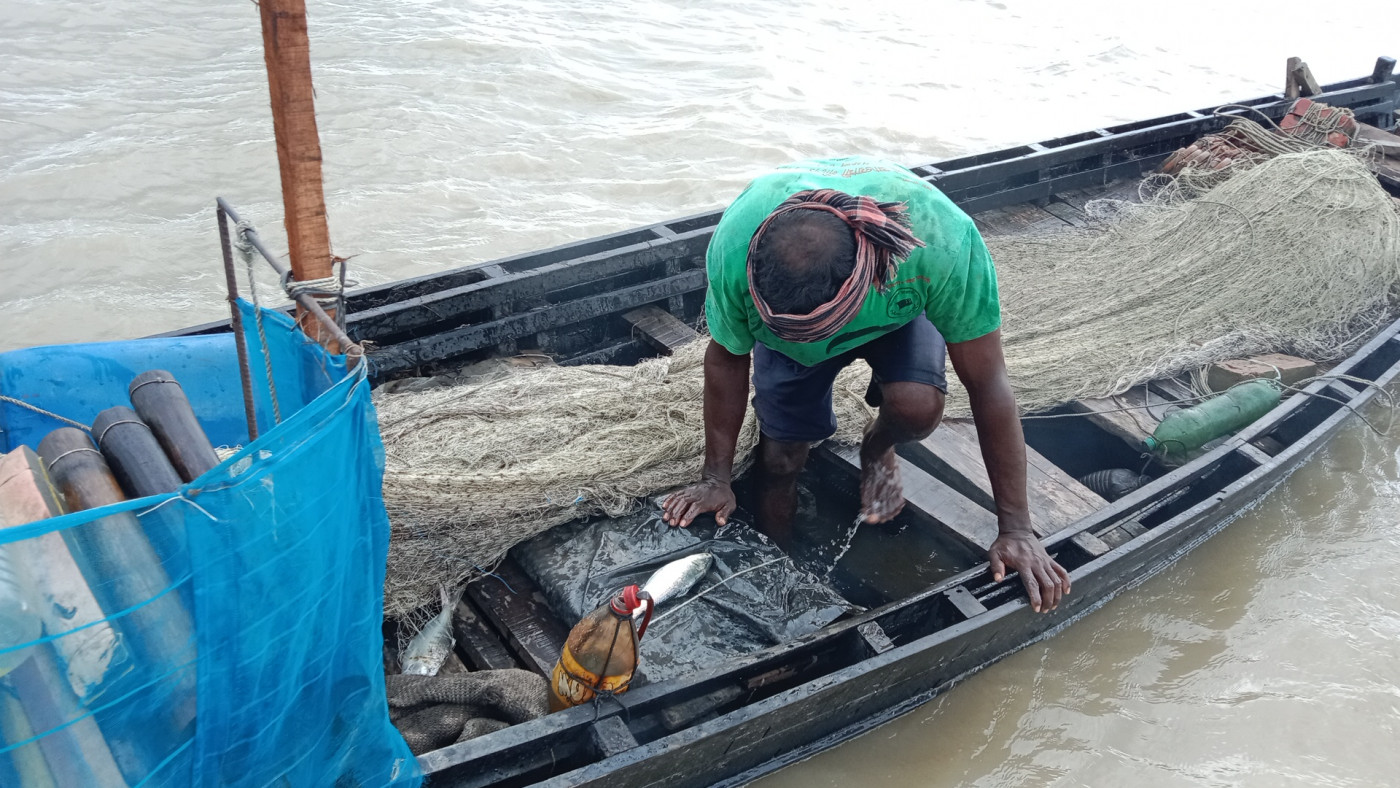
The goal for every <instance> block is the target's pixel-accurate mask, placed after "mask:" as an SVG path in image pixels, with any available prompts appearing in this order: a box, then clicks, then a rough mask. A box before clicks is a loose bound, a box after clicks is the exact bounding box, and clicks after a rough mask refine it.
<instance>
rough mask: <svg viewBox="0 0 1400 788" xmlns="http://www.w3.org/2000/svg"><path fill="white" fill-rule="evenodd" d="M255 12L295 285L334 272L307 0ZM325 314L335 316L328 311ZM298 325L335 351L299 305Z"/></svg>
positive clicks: (266, 5) (266, 1)
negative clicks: (258, 22) (308, 30)
mask: <svg viewBox="0 0 1400 788" xmlns="http://www.w3.org/2000/svg"><path fill="white" fill-rule="evenodd" d="M258 8H259V9H260V15H261V17H262V34H263V56H264V58H265V60H266V62H267V86H268V92H269V93H270V95H271V99H272V128H273V132H274V134H275V135H276V137H277V164H278V168H279V169H280V170H281V173H282V205H283V210H284V212H285V217H286V218H285V220H284V221H285V224H286V228H287V244H288V248H289V251H290V253H291V263H292V275H293V277H294V278H295V279H296V280H297V281H298V282H307V281H310V280H313V279H324V278H326V277H329V276H331V275H332V272H333V269H332V263H331V240H330V229H329V228H328V227H327V225H326V198H325V192H324V190H323V189H322V186H321V140H320V137H319V136H318V134H317V132H316V107H315V94H314V93H313V91H312V87H311V45H310V43H309V41H308V39H307V34H306V0H260V2H259V3H258ZM327 312H329V313H330V314H331V316H332V317H334V316H335V311H334V310H333V309H328V310H327ZM297 323H298V324H299V325H300V326H301V329H302V330H303V331H305V332H306V333H307V335H308V336H310V337H312V338H313V339H316V340H318V341H320V342H321V344H323V345H325V346H326V348H327V349H328V350H330V351H331V352H336V351H338V349H339V347H338V343H337V342H336V341H335V338H334V337H332V336H331V334H330V333H329V332H328V331H327V330H326V329H325V328H323V327H322V326H321V324H320V323H319V322H318V321H317V320H316V319H315V318H314V317H313V316H312V315H311V314H310V313H309V312H307V311H305V309H303V308H302V307H300V306H298V307H297Z"/></svg>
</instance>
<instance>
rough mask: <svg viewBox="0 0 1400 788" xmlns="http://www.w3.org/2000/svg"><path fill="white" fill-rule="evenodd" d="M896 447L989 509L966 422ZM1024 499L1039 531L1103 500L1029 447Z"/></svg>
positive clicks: (983, 471)
mask: <svg viewBox="0 0 1400 788" xmlns="http://www.w3.org/2000/svg"><path fill="white" fill-rule="evenodd" d="M901 451H902V453H904V455H905V456H906V457H908V458H909V459H910V460H911V461H912V462H913V463H914V464H915V465H918V466H919V467H920V468H923V469H924V470H927V471H929V472H931V473H933V474H935V475H937V476H939V478H942V479H944V480H945V481H948V483H949V484H950V485H951V486H953V487H954V488H955V489H957V490H959V491H960V492H963V493H964V494H965V495H967V496H968V497H969V498H970V499H972V500H973V501H974V502H976V503H978V504H979V505H981V506H983V507H984V508H987V509H989V510H990V509H992V506H993V498H992V483H991V480H990V479H989V478H988V476H987V468H986V464H985V462H984V461H983V458H982V445H981V443H980V442H979V441H978V439H977V428H976V426H975V425H973V424H972V423H971V422H968V421H948V422H945V423H943V424H942V425H940V426H939V427H938V429H936V430H934V431H933V434H932V435H930V436H928V437H927V438H925V439H923V440H922V441H919V442H917V443H910V444H906V445H905V446H904V447H903V448H902V449H901ZM1026 498H1027V502H1028V503H1029V504H1030V513H1031V524H1032V527H1033V528H1034V529H1035V531H1036V533H1037V534H1038V535H1040V536H1046V535H1048V534H1052V533H1055V532H1056V531H1059V530H1062V529H1064V528H1066V527H1068V526H1069V525H1071V524H1073V523H1075V522H1077V521H1078V520H1080V519H1081V518H1084V517H1087V516H1089V515H1091V514H1093V513H1094V512H1096V511H1098V510H1099V509H1100V508H1102V507H1103V506H1104V505H1106V504H1107V503H1108V502H1107V501H1105V500H1104V499H1103V498H1102V497H1100V496H1099V495H1098V494H1097V493H1095V492H1094V491H1092V490H1090V489H1089V488H1088V487H1085V486H1084V485H1082V484H1080V483H1079V482H1078V481H1077V480H1075V479H1074V477H1072V476H1070V475H1069V474H1068V473H1065V472H1064V471H1062V470H1060V468H1059V467H1058V466H1056V465H1055V464H1054V463H1052V462H1050V461H1049V460H1048V459H1046V458H1045V457H1044V456H1043V455H1041V454H1040V453H1039V452H1037V451H1036V450H1035V449H1032V448H1031V447H1029V446H1027V447H1026Z"/></svg>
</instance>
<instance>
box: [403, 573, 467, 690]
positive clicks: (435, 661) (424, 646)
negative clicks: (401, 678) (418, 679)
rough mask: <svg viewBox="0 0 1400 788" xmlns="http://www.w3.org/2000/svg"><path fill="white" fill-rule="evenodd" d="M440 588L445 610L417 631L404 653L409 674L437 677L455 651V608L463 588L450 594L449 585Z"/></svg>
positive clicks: (405, 669)
mask: <svg viewBox="0 0 1400 788" xmlns="http://www.w3.org/2000/svg"><path fill="white" fill-rule="evenodd" d="M438 590H439V591H440V592H441V593H442V612H441V613H438V614H437V615H436V616H433V620H432V621H429V622H428V623H427V624H426V625H425V626H424V627H423V628H422V629H420V630H418V634H416V635H414V636H413V639H412V640H410V641H408V648H406V649H404V652H403V672H404V673H406V674H408V675H410V676H436V675H437V672H438V670H440V669H441V668H442V663H444V662H446V661H447V655H448V654H450V653H452V645H453V643H454V641H453V639H452V611H453V610H454V609H456V607H457V600H459V599H461V598H462V589H461V588H459V589H457V593H456V594H453V595H450V596H449V595H448V593H447V586H439V587H438Z"/></svg>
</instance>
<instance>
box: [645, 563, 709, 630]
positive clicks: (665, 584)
mask: <svg viewBox="0 0 1400 788" xmlns="http://www.w3.org/2000/svg"><path fill="white" fill-rule="evenodd" d="M714 560H715V557H714V556H713V555H711V554H709V553H696V554H695V555H688V556H686V557H685V558H679V559H677V560H675V561H672V562H671V563H669V564H666V565H665V566H663V567H661V568H660V569H658V570H656V572H655V573H653V574H652V576H651V577H649V578H647V581H646V583H644V584H643V585H642V590H643V591H645V592H647V593H648V594H651V598H652V601H653V604H656V605H660V604H661V603H662V602H666V601H668V600H671V599H675V598H676V597H678V596H682V595H684V594H686V593H687V592H689V591H690V589H691V588H693V587H694V586H695V584H696V583H698V582H700V578H702V577H704V576H705V573H706V572H708V571H710V564H711V563H713V562H714ZM644 609H645V608H639V609H638V610H637V611H636V612H634V613H633V614H632V617H633V618H640V617H641V614H642V610H644Z"/></svg>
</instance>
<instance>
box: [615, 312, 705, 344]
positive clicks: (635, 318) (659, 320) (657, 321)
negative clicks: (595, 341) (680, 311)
mask: <svg viewBox="0 0 1400 788" xmlns="http://www.w3.org/2000/svg"><path fill="white" fill-rule="evenodd" d="M622 317H623V319H624V320H626V321H627V322H628V323H631V324H632V328H633V330H635V331H636V332H637V333H638V334H641V336H642V339H644V340H646V342H647V344H649V345H651V346H652V347H654V348H656V349H657V350H660V351H662V352H663V353H669V352H671V351H673V350H675V349H676V348H678V347H680V346H681V345H684V344H686V343H687V342H694V341H695V340H696V339H698V338H699V337H700V332H698V331H696V330H695V329H693V328H691V327H690V326H689V325H687V324H686V323H685V322H684V321H683V320H681V319H680V318H678V317H676V316H675V315H673V314H671V313H670V312H667V311H666V310H664V309H662V308H661V307H658V306H644V307H641V308H639V309H633V310H632V311H631V312H628V313H626V314H624V315H623V316H622Z"/></svg>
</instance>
